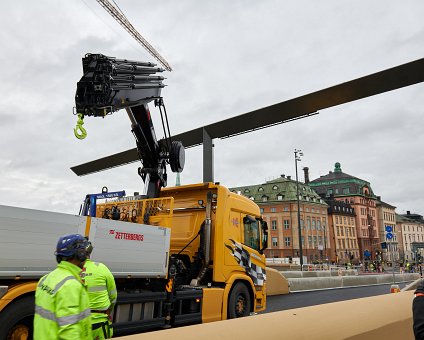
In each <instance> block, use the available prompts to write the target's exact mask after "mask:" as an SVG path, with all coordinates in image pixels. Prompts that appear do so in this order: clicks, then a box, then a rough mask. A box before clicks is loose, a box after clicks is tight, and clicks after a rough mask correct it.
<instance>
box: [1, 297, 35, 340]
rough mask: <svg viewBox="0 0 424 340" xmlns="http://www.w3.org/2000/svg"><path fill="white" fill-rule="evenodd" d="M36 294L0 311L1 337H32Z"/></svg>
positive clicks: (9, 338)
mask: <svg viewBox="0 0 424 340" xmlns="http://www.w3.org/2000/svg"><path fill="white" fill-rule="evenodd" d="M34 304H35V302H34V296H27V297H24V298H22V299H20V300H18V301H16V302H12V303H11V304H10V305H9V306H7V307H6V308H5V309H4V310H3V311H2V312H1V313H0V339H7V340H18V339H19V340H22V339H32V333H33V332H32V323H33V320H34Z"/></svg>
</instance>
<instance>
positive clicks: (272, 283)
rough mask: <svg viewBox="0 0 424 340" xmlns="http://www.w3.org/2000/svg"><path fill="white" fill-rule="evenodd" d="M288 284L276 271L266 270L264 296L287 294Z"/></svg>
mask: <svg viewBox="0 0 424 340" xmlns="http://www.w3.org/2000/svg"><path fill="white" fill-rule="evenodd" d="M289 292H290V291H289V282H288V281H287V279H286V278H285V277H284V276H283V275H281V274H280V272H279V271H278V270H275V269H273V268H269V267H267V268H266V295H268V296H271V295H283V294H288V293H289Z"/></svg>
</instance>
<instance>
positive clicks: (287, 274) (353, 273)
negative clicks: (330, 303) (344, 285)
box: [280, 269, 358, 279]
mask: <svg viewBox="0 0 424 340" xmlns="http://www.w3.org/2000/svg"><path fill="white" fill-rule="evenodd" d="M280 272H281V274H282V275H283V276H284V277H285V278H287V279H289V278H295V277H298V278H301V277H304V278H306V277H327V276H340V275H341V276H356V275H358V271H357V270H356V269H340V271H337V270H319V271H299V270H297V271H294V270H290V271H280Z"/></svg>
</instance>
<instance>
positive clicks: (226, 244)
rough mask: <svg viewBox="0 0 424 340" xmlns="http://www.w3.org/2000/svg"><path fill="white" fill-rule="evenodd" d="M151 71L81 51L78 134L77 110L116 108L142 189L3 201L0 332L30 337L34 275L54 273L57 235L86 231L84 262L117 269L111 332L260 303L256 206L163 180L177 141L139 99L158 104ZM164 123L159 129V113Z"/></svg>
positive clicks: (178, 159) (175, 161)
mask: <svg viewBox="0 0 424 340" xmlns="http://www.w3.org/2000/svg"><path fill="white" fill-rule="evenodd" d="M154 66H155V65H153V64H150V63H140V62H134V61H128V60H120V59H115V58H110V57H106V56H103V55H93V54H88V55H86V56H85V58H83V67H84V76H83V78H82V79H81V81H80V82H79V83H78V87H77V94H76V108H77V114H78V115H79V125H78V126H77V129H76V130H75V134H76V135H77V136H79V137H80V138H82V137H83V136H84V135H85V130H84V129H83V128H82V123H83V118H84V116H100V117H104V116H105V115H107V114H109V113H111V112H112V111H116V110H118V109H120V108H125V109H126V111H127V113H128V116H129V118H130V120H131V124H132V132H133V134H134V136H135V138H136V143H137V150H138V152H139V157H140V160H141V161H142V163H143V167H142V168H139V171H138V172H139V174H140V176H141V177H142V179H143V181H144V182H145V187H146V190H145V193H144V194H143V195H135V196H125V195H124V193H123V192H115V193H112V192H108V191H107V189H106V188H104V190H102V193H99V194H91V195H87V196H86V199H85V201H84V205H83V206H82V209H81V212H80V214H79V215H70V214H61V213H55V212H48V211H41V210H32V209H24V208H16V207H9V206H0V234H1V235H2V237H1V238H0V339H25V338H28V339H30V338H32V321H33V313H34V292H35V288H36V285H37V281H38V279H39V278H40V277H41V276H43V275H44V274H46V273H47V272H49V271H51V270H52V269H53V268H55V265H56V263H55V259H54V256H53V251H54V247H55V244H56V242H57V239H58V238H59V236H61V235H64V234H69V233H80V234H83V235H86V236H88V237H89V239H90V240H91V241H92V243H93V245H94V251H93V254H92V258H93V260H94V261H99V262H103V263H105V264H106V265H107V266H108V267H109V268H110V270H111V271H112V273H113V274H114V277H115V280H116V283H117V289H118V300H117V304H116V307H115V310H114V313H113V326H114V334H115V335H126V334H134V333H139V332H143V331H147V330H153V329H161V328H168V327H174V326H180V325H187V324H194V323H201V322H209V321H217V320H224V319H229V318H237V317H243V316H248V315H250V314H252V313H256V312H259V311H262V310H264V309H265V307H266V283H265V281H266V273H265V266H266V261H265V256H264V254H263V250H264V249H265V248H266V245H267V225H266V222H265V221H263V220H262V218H261V215H260V210H259V207H258V206H257V205H256V204H255V203H254V202H253V201H251V200H249V199H248V198H247V197H244V196H242V195H239V194H236V193H233V192H230V191H229V190H228V189H227V188H225V187H224V186H222V185H220V184H218V183H209V182H206V183H200V184H192V185H183V186H176V187H167V188H166V187H165V186H166V179H167V177H166V165H167V164H170V165H171V169H172V170H173V171H175V172H181V171H182V169H183V166H184V147H183V146H182V144H181V143H179V142H177V141H172V140H171V137H170V135H168V136H167V137H166V138H165V139H164V140H162V141H161V142H158V141H157V140H156V137H155V133H154V129H153V124H152V122H151V118H150V112H149V110H148V107H147V102H149V101H151V100H155V104H156V105H157V106H159V107H162V106H163V101H162V98H161V97H160V89H161V88H162V87H163V84H162V80H163V78H162V77H159V76H156V75H154V74H155V73H156V72H160V71H161V69H158V68H155V67H154ZM163 108H164V107H163ZM161 114H162V111H161ZM163 118H164V119H163V122H166V124H167V118H166V111H165V117H163ZM163 125H164V130H165V134H166V128H165V123H164V124H163ZM168 132H169V128H168ZM101 199H103V200H102V201H101ZM104 199H105V200H104Z"/></svg>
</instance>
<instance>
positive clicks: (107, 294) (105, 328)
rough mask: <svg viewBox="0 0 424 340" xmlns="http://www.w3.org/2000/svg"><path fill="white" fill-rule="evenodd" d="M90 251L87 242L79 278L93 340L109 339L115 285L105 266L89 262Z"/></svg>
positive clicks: (91, 247) (89, 243)
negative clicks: (85, 292) (89, 318)
mask: <svg viewBox="0 0 424 340" xmlns="http://www.w3.org/2000/svg"><path fill="white" fill-rule="evenodd" d="M92 251H93V246H92V244H91V242H88V247H87V260H86V261H85V264H84V268H83V270H82V272H81V278H82V280H83V282H84V285H85V286H86V287H87V292H88V299H89V303H90V308H91V328H92V332H93V339H95V340H102V339H109V338H111V337H112V335H113V329H112V312H113V308H114V307H115V303H116V298H117V292H116V284H115V279H114V277H113V275H112V273H111V272H110V270H109V269H108V267H106V265H104V264H103V263H99V262H93V261H91V259H90V256H91V253H92Z"/></svg>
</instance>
